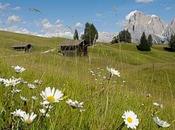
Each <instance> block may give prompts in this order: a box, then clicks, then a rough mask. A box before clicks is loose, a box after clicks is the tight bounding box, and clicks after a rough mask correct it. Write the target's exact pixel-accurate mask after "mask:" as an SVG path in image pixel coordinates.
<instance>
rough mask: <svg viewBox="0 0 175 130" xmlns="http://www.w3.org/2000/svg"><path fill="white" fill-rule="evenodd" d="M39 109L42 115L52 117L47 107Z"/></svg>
mask: <svg viewBox="0 0 175 130" xmlns="http://www.w3.org/2000/svg"><path fill="white" fill-rule="evenodd" d="M39 111H40V113H41V114H42V116H46V117H50V115H49V114H48V113H46V109H40V110H39Z"/></svg>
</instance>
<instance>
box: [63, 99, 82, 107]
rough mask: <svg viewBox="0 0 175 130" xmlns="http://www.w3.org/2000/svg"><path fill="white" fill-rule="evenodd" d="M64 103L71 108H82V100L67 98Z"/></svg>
mask: <svg viewBox="0 0 175 130" xmlns="http://www.w3.org/2000/svg"><path fill="white" fill-rule="evenodd" d="M66 103H67V104H68V105H69V106H71V107H72V108H74V109H75V108H77V109H82V108H83V104H84V103H83V102H78V101H76V100H75V101H73V100H71V99H68V100H67V101H66Z"/></svg>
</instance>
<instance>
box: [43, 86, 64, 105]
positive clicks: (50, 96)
mask: <svg viewBox="0 0 175 130" xmlns="http://www.w3.org/2000/svg"><path fill="white" fill-rule="evenodd" d="M40 95H41V97H42V98H43V100H44V102H43V103H44V104H51V103H55V102H59V101H60V100H62V97H63V93H62V92H61V91H59V90H58V89H55V88H52V89H51V88H50V87H47V88H46V89H45V90H44V91H42V92H41V94H40Z"/></svg>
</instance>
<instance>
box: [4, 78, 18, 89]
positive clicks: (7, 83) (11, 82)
mask: <svg viewBox="0 0 175 130" xmlns="http://www.w3.org/2000/svg"><path fill="white" fill-rule="evenodd" d="M19 83H21V79H20V78H14V77H12V78H10V79H4V80H3V84H4V85H5V86H6V87H8V86H12V87H15V86H16V85H17V84H19Z"/></svg>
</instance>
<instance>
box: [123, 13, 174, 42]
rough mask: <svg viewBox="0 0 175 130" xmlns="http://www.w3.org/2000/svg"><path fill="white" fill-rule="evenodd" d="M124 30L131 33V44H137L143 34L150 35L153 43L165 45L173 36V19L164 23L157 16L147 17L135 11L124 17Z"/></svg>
mask: <svg viewBox="0 0 175 130" xmlns="http://www.w3.org/2000/svg"><path fill="white" fill-rule="evenodd" d="M124 29H125V30H128V31H129V32H130V33H131V37H132V42H136V43H138V42H139V40H140V37H141V35H142V33H143V32H145V34H146V35H147V36H148V35H149V34H151V35H152V37H153V41H154V43H167V42H168V40H169V39H170V37H171V35H172V34H175V19H173V20H172V22H171V23H169V24H168V23H165V22H164V21H163V20H162V19H161V18H160V17H159V16H156V15H147V14H144V13H143V12H141V11H138V10H135V11H132V12H130V13H129V14H128V15H127V16H126V21H125V25H124Z"/></svg>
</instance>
